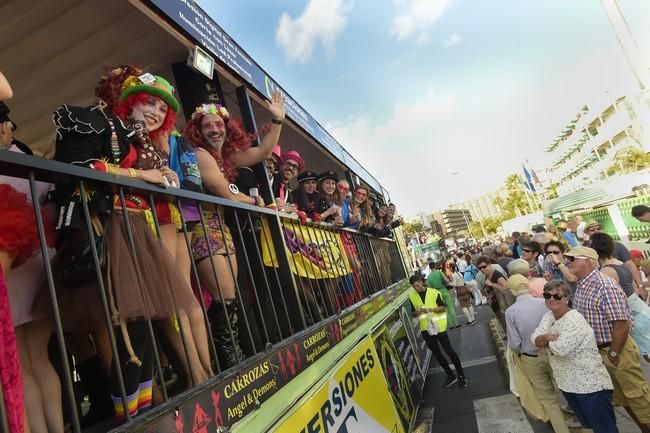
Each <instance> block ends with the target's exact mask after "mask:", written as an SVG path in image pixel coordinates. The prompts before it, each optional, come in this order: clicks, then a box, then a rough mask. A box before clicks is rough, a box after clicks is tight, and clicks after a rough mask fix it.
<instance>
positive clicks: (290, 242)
mask: <svg viewBox="0 0 650 433" xmlns="http://www.w3.org/2000/svg"><path fill="white" fill-rule="evenodd" d="M282 233H283V235H284V242H285V244H286V245H287V257H288V258H289V266H290V267H291V271H292V272H293V273H294V274H296V275H298V276H300V277H304V278H309V279H312V280H316V279H318V280H319V279H323V278H340V277H343V276H345V275H347V274H349V273H350V262H349V260H348V256H347V254H346V253H345V247H344V245H343V241H342V240H341V236H340V235H339V234H338V233H334V232H330V231H327V230H321V229H318V228H314V227H305V226H302V225H300V224H298V223H293V222H287V221H285V222H284V223H283V224H282ZM261 247H262V259H263V260H264V265H266V266H271V267H277V266H278V259H277V256H276V255H275V248H274V246H273V241H272V240H271V232H270V230H269V226H268V223H267V222H266V221H264V222H263V225H262V245H261Z"/></svg>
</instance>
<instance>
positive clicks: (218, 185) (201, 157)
mask: <svg viewBox="0 0 650 433" xmlns="http://www.w3.org/2000/svg"><path fill="white" fill-rule="evenodd" d="M196 160H197V162H198V163H199V171H200V172H201V180H203V186H204V187H205V189H206V191H208V192H209V193H210V194H212V195H216V196H218V197H223V198H227V199H230V200H234V201H238V202H240V203H246V204H253V205H254V204H257V205H259V206H264V203H263V202H261V203H260V201H261V198H260V197H250V196H248V195H246V194H243V193H238V194H235V193H233V192H232V191H231V189H230V182H228V179H226V177H225V176H224V175H223V172H222V171H221V170H220V169H219V166H218V165H217V161H215V159H214V158H213V157H212V155H210V154H209V153H208V152H206V151H202V150H200V151H197V152H196Z"/></svg>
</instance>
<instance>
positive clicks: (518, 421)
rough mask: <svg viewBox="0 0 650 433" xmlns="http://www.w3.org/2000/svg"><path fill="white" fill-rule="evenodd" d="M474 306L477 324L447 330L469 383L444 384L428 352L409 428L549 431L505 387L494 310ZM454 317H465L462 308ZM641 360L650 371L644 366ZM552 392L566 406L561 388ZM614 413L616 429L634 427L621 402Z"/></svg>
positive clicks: (444, 432)
mask: <svg viewBox="0 0 650 433" xmlns="http://www.w3.org/2000/svg"><path fill="white" fill-rule="evenodd" d="M476 311H477V320H478V322H479V323H478V324H477V325H474V326H463V327H462V328H460V329H455V330H451V331H448V332H449V334H450V338H451V342H452V345H453V347H454V348H455V349H456V352H457V353H458V355H459V356H460V359H461V363H462V364H463V369H464V370H465V376H466V377H467V380H468V382H469V386H468V387H467V388H465V389H460V388H459V387H458V385H454V386H453V387H452V388H451V389H444V388H443V387H442V384H443V382H444V380H445V373H444V372H443V371H442V370H441V369H440V367H439V366H438V363H437V361H436V360H435V359H433V358H432V359H431V364H430V368H429V372H428V374H427V380H426V383H425V385H424V391H423V400H422V403H421V405H420V408H419V410H418V419H417V421H416V424H415V428H414V433H553V429H552V428H551V426H550V424H546V423H543V422H541V421H538V420H536V419H533V418H531V417H529V416H527V414H526V413H525V411H524V410H523V409H522V408H521V406H520V405H519V401H518V399H517V397H516V396H515V395H514V394H512V393H511V392H510V390H509V389H508V375H507V373H506V370H505V368H504V365H503V363H502V361H501V359H499V358H498V357H497V351H496V347H495V344H494V342H493V337H492V334H491V332H490V327H489V325H488V323H489V321H490V320H491V319H492V318H494V314H493V313H492V311H491V310H490V308H489V307H487V306H483V307H479V308H478V309H477V310H476ZM459 323H466V319H465V317H464V316H463V315H462V314H461V315H460V316H459ZM642 363H643V364H644V365H643V367H644V370H645V372H646V377H650V366H648V364H647V363H646V362H645V361H642ZM452 368H453V366H452ZM558 397H559V399H560V402H561V405H564V406H566V403H565V402H564V401H563V399H562V397H561V394H558ZM616 413H617V424H618V427H619V431H620V433H632V432H634V433H636V432H638V431H639V430H638V428H637V427H636V425H635V424H634V423H633V422H632V421H631V420H630V418H629V416H628V415H627V414H626V413H625V411H624V410H623V409H622V408H616ZM567 418H568V419H569V427H573V426H575V428H571V431H572V432H581V431H583V430H582V429H581V428H579V424H578V423H577V420H576V419H575V417H573V416H572V415H567ZM589 431H590V430H589Z"/></svg>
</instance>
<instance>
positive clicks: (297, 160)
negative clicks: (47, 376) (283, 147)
mask: <svg viewBox="0 0 650 433" xmlns="http://www.w3.org/2000/svg"><path fill="white" fill-rule="evenodd" d="M281 161H282V164H281V165H280V172H279V173H278V175H276V176H274V179H273V196H274V197H275V199H276V202H278V203H277V205H278V207H279V208H280V209H281V210H284V211H286V212H295V211H296V205H295V203H296V201H295V197H294V192H293V190H292V189H291V187H290V186H289V184H290V183H291V181H292V180H293V179H295V178H296V176H297V175H298V173H300V172H301V171H303V170H304V169H305V161H304V160H303V159H302V156H300V154H299V153H298V152H296V151H295V150H290V151H288V152H285V153H283V154H282V157H281Z"/></svg>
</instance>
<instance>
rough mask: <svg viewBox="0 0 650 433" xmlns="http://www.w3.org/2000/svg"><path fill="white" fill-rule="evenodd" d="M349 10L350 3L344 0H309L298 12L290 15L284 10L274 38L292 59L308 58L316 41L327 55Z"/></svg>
mask: <svg viewBox="0 0 650 433" xmlns="http://www.w3.org/2000/svg"><path fill="white" fill-rule="evenodd" d="M350 10H351V6H349V5H346V4H344V3H343V0H309V3H308V4H307V7H306V8H305V10H304V11H303V12H302V14H301V15H300V16H298V17H296V18H291V17H290V16H289V14H287V13H286V12H285V13H283V14H282V16H281V17H280V21H279V22H278V28H277V30H276V32H275V41H276V43H277V44H278V45H280V46H281V47H282V48H283V49H284V52H285V56H286V57H287V59H288V60H289V61H292V62H293V61H297V62H300V63H305V62H307V61H308V60H309V59H310V58H311V56H312V54H313V51H314V46H315V45H316V44H317V43H318V42H320V43H321V44H322V46H323V48H325V51H326V53H327V55H328V56H333V55H334V52H335V42H336V38H337V37H338V36H339V34H340V33H341V32H342V31H343V29H344V28H345V25H346V23H347V16H346V14H348V13H349V11H350Z"/></svg>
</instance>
